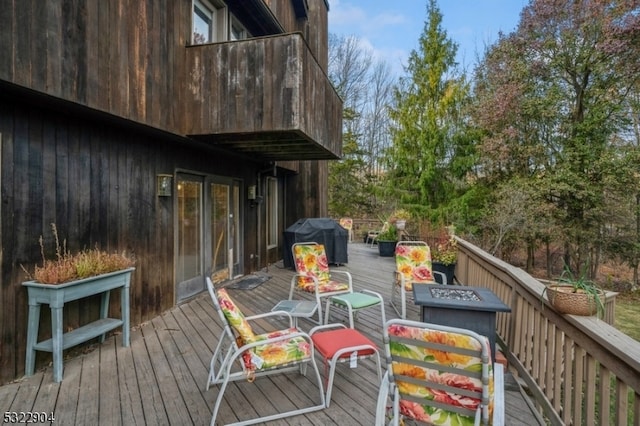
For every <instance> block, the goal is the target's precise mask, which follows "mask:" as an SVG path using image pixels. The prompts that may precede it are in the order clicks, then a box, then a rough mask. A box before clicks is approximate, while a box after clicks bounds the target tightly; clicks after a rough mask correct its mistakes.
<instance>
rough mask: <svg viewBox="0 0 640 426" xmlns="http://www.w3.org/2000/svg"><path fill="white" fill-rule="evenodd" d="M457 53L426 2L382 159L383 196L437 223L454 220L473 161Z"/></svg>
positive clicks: (432, 6)
mask: <svg viewBox="0 0 640 426" xmlns="http://www.w3.org/2000/svg"><path fill="white" fill-rule="evenodd" d="M457 49H458V47H457V44H455V43H454V42H453V41H451V40H450V39H449V38H448V37H447V33H446V31H445V30H444V29H443V28H442V14H441V13H440V11H439V9H438V7H437V5H436V2H435V0H429V2H428V4H427V20H426V22H425V25H424V29H423V32H422V34H421V35H420V39H419V47H418V50H413V51H412V52H411V54H410V56H409V60H408V65H407V66H406V69H405V70H406V72H407V76H405V77H403V78H401V80H400V83H399V85H398V86H396V88H395V90H394V105H393V106H392V108H391V111H390V117H391V119H392V128H391V135H392V142H393V144H392V146H391V147H390V149H389V150H388V151H387V157H386V158H387V163H386V164H387V170H386V190H387V194H388V195H389V196H391V197H394V198H395V199H396V200H397V204H400V205H402V206H405V207H407V208H409V209H411V210H412V211H413V212H414V213H417V214H418V215H420V216H428V217H430V218H431V219H432V220H435V221H442V222H449V221H452V220H453V219H456V218H455V217H452V212H453V209H450V207H451V205H452V204H453V203H454V200H455V198H456V197H459V196H461V195H462V194H463V193H464V189H465V185H464V182H465V178H466V174H467V172H468V170H469V164H472V162H471V161H468V159H469V157H470V156H472V155H473V150H472V148H473V144H472V139H471V138H470V137H469V136H468V133H467V132H466V125H465V122H464V120H463V118H462V117H463V114H462V113H461V109H462V108H463V106H464V104H465V102H466V99H467V96H468V93H469V90H468V85H467V83H466V81H465V79H464V78H463V77H460V76H458V73H457V63H456V61H455V58H456V52H457ZM463 210H464V209H455V212H456V213H460V212H462V211H463Z"/></svg>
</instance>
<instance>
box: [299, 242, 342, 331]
mask: <svg viewBox="0 0 640 426" xmlns="http://www.w3.org/2000/svg"><path fill="white" fill-rule="evenodd" d="M317 244H318V243H316V242H314V241H306V242H301V243H295V244H293V245H292V246H291V253H292V255H293V259H294V263H295V248H296V246H300V245H317ZM294 268H295V266H294ZM329 274H330V276H331V275H332V274H340V275H342V276H344V277H345V278H346V280H347V282H346V284H347V285H348V286H349V287H348V289H347V290H340V291H328V292H325V293H320V292H319V291H318V287H319V286H320V282H319V281H318V278H316V277H314V276H309V275H306V274H303V273H299V272H298V271H297V270H296V272H295V274H294V275H293V277H291V288H290V289H289V300H293V294H294V291H298V292H301V293H305V294H311V293H309V292H306V291H301V290H299V289H298V278H299V277H305V278H311V279H312V280H313V283H314V285H315V293H314V297H315V299H316V303H317V304H318V320H317V321H315V320H313V319H312V318H308V319H309V321H311V322H312V323H314V324H318V325H322V324H323V321H322V320H323V317H322V302H321V300H322V298H323V297H331V296H337V295H339V294H345V293H353V278H352V277H351V274H350V273H349V272H348V271H339V270H331V269H330V270H329ZM341 282H343V281H341Z"/></svg>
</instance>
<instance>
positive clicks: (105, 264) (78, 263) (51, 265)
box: [21, 223, 134, 285]
mask: <svg viewBox="0 0 640 426" xmlns="http://www.w3.org/2000/svg"><path fill="white" fill-rule="evenodd" d="M51 229H52V233H53V236H54V239H55V242H56V247H55V258H54V259H47V257H46V256H45V248H44V239H43V238H42V236H40V240H39V243H40V254H41V256H42V266H39V265H36V266H35V268H34V271H33V273H30V272H29V271H27V270H26V268H25V267H24V266H22V265H21V266H22V270H23V271H24V272H25V273H26V274H27V277H28V278H29V279H30V280H31V281H33V282H36V283H39V284H50V285H59V284H65V283H69V282H73V281H77V280H84V279H87V278H90V277H95V276H99V275H102V274H107V273H111V272H116V271H121V270H124V269H130V268H132V267H133V264H134V262H133V260H132V259H130V258H129V257H128V256H127V255H126V254H124V253H107V252H105V251H102V250H100V249H98V247H95V248H93V249H90V250H89V249H85V250H82V251H79V252H77V253H74V254H72V253H70V252H69V251H68V250H67V246H66V240H64V241H63V242H62V245H61V244H60V239H59V238H58V229H57V227H56V225H55V224H54V223H52V224H51Z"/></svg>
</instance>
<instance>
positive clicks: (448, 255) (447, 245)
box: [431, 236, 458, 265]
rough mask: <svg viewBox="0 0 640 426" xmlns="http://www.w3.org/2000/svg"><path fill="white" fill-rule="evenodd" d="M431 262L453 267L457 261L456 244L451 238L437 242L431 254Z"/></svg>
mask: <svg viewBox="0 0 640 426" xmlns="http://www.w3.org/2000/svg"><path fill="white" fill-rule="evenodd" d="M431 260H432V261H433V262H438V263H442V264H443V265H453V264H454V263H456V262H457V260H458V242H457V241H456V239H455V238H454V237H453V236H451V237H449V238H448V239H446V240H445V241H443V242H438V243H437V244H436V245H435V247H434V248H433V251H432V253H431Z"/></svg>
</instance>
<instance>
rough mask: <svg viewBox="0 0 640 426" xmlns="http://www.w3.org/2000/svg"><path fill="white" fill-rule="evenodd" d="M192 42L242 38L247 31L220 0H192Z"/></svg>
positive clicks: (247, 33)
mask: <svg viewBox="0 0 640 426" xmlns="http://www.w3.org/2000/svg"><path fill="white" fill-rule="evenodd" d="M192 25H193V34H192V39H191V43H192V44H205V43H214V42H216V41H227V40H242V39H245V38H248V37H249V32H248V31H247V29H246V28H245V27H244V26H243V25H242V24H241V23H240V21H239V20H238V19H237V18H236V17H234V16H233V15H232V14H231V13H230V12H229V11H228V10H227V7H226V5H225V4H224V2H223V1H222V0H193V23H192Z"/></svg>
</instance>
